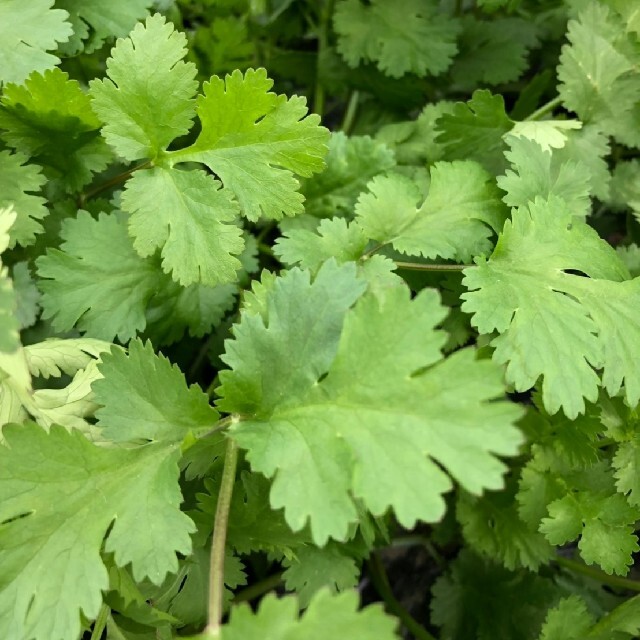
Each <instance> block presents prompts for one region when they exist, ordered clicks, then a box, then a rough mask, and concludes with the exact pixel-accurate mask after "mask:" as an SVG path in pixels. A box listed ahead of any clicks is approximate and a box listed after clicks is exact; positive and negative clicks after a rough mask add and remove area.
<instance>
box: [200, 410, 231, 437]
mask: <svg viewBox="0 0 640 640" xmlns="http://www.w3.org/2000/svg"><path fill="white" fill-rule="evenodd" d="M236 420H238V416H236V415H230V416H225V417H224V418H220V420H218V422H216V423H215V424H214V425H213V427H211V429H209V431H205V432H204V433H203V434H201V435H199V436H197V438H198V440H203V439H204V438H208V437H209V436H212V435H213V434H214V433H219V432H220V431H224V430H225V429H228V428H229V427H230V426H231V425H232V424H233V423H234V422H236Z"/></svg>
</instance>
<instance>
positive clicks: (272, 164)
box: [170, 69, 329, 220]
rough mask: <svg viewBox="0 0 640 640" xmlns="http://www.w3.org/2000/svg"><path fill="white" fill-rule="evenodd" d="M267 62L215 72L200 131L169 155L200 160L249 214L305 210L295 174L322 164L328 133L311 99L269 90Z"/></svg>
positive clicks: (203, 98)
mask: <svg viewBox="0 0 640 640" xmlns="http://www.w3.org/2000/svg"><path fill="white" fill-rule="evenodd" d="M272 86H273V80H270V79H269V78H267V73H266V71H265V70H264V69H257V70H253V69H249V70H248V71H247V72H246V73H245V74H244V75H243V74H242V73H240V72H239V71H234V72H233V73H232V74H231V75H227V76H226V77H225V79H224V80H222V79H221V78H218V77H217V76H213V78H211V80H210V81H209V82H207V83H205V84H204V87H203V90H204V94H203V95H200V96H198V106H197V112H198V117H199V118H200V122H201V123H202V132H201V133H200V136H199V137H198V139H197V140H196V142H195V143H194V144H193V145H192V146H191V147H189V148H187V149H182V150H181V151H177V152H174V153H173V154H171V155H170V161H171V162H201V163H203V164H205V165H206V166H207V167H209V169H211V171H213V172H214V173H215V174H216V175H217V176H219V177H220V179H221V180H222V183H223V184H224V186H225V188H226V189H229V190H230V191H231V192H232V193H233V194H234V195H235V197H236V199H237V200H238V202H239V203H240V208H241V210H242V213H243V215H245V216H246V217H247V218H249V220H257V219H258V218H259V217H260V216H261V215H263V216H265V217H266V218H272V219H275V220H279V219H280V218H282V216H283V215H288V216H292V215H295V214H297V213H301V212H302V211H303V206H302V202H303V200H304V198H303V196H302V195H301V194H300V193H299V192H298V186H299V183H298V181H297V180H296V179H295V177H294V174H297V175H299V176H302V177H304V178H308V177H309V176H311V175H312V174H314V173H317V172H318V171H320V170H321V169H322V168H323V167H324V162H323V158H324V156H325V153H326V150H327V142H328V139H329V132H328V131H327V130H326V129H325V128H324V127H321V126H319V123H320V118H319V117H318V116H317V115H316V114H310V115H307V107H306V100H305V99H304V98H302V97H299V96H293V97H291V98H286V97H285V96H283V95H276V94H275V93H271V92H270V91H269V89H270V88H271V87H272Z"/></svg>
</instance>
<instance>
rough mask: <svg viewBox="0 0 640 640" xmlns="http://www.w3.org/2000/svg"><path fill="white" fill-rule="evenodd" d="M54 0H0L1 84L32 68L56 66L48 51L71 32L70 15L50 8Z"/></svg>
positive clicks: (15, 80) (21, 75)
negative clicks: (25, 0)
mask: <svg viewBox="0 0 640 640" xmlns="http://www.w3.org/2000/svg"><path fill="white" fill-rule="evenodd" d="M53 1H54V0H30V1H29V2H28V3H25V2H22V1H21V0H3V2H2V3H1V4H0V85H1V84H2V83H3V82H16V83H20V82H22V81H23V80H24V79H25V78H26V77H27V76H28V75H29V74H30V73H31V72H32V71H44V70H45V69H51V68H52V67H55V66H56V65H57V64H58V63H59V62H60V59H59V58H57V57H56V56H54V55H53V54H51V53H47V51H50V50H52V49H55V48H56V46H57V43H58V42H66V41H67V40H68V39H69V36H70V35H71V33H72V29H71V25H70V24H69V23H68V22H66V19H67V18H68V16H69V14H68V13H67V12H66V11H63V10H61V9H52V6H53Z"/></svg>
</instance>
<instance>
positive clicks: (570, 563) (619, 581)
mask: <svg viewBox="0 0 640 640" xmlns="http://www.w3.org/2000/svg"><path fill="white" fill-rule="evenodd" d="M554 562H555V563H556V564H557V565H559V566H561V567H563V568H564V569H568V570H569V571H574V572H575V573H581V574H582V575H583V576H587V577H588V578H591V579H593V580H597V581H598V582H601V583H602V584H606V585H608V586H610V587H617V588H618V589H627V590H628V591H638V592H640V582H639V581H638V580H631V579H629V578H623V577H621V576H610V575H609V574H607V573H605V572H604V571H601V570H600V569H596V568H595V567H589V566H587V565H586V564H584V563H583V562H578V561H577V560H571V559H570V558H563V557H562V556H558V557H557V558H556V559H555V560H554Z"/></svg>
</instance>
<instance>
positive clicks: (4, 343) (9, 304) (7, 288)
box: [0, 207, 20, 353]
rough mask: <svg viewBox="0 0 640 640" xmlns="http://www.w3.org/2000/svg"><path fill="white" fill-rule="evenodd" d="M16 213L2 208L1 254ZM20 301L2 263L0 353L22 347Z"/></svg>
mask: <svg viewBox="0 0 640 640" xmlns="http://www.w3.org/2000/svg"><path fill="white" fill-rule="evenodd" d="M15 220H16V212H15V211H14V210H13V208H11V207H7V208H2V207H0V253H2V252H4V251H5V250H6V249H7V247H8V246H9V242H10V236H9V233H10V230H11V226H12V225H13V224H14V222H15ZM17 306H18V300H17V298H16V292H15V291H14V287H13V283H12V282H11V279H10V278H9V275H8V270H7V268H6V267H3V266H2V265H1V263H0V352H4V353H9V352H12V351H15V350H16V349H17V348H18V347H19V346H20V335H19V330H20V325H19V324H18V320H17V318H16V310H17Z"/></svg>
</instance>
